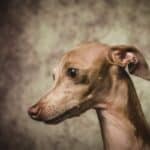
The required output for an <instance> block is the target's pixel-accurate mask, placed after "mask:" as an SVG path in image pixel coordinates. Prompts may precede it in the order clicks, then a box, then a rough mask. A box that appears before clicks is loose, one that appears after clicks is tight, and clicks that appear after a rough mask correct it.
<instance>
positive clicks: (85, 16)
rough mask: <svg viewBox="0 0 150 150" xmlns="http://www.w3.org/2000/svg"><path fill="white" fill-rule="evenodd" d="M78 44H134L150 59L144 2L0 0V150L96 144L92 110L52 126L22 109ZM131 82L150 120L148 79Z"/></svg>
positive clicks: (86, 149)
mask: <svg viewBox="0 0 150 150" xmlns="http://www.w3.org/2000/svg"><path fill="white" fill-rule="evenodd" d="M84 41H101V42H104V43H108V44H130V45H135V46H136V47H139V49H140V50H141V51H142V53H143V54H144V55H145V57H146V59H147V61H148V62H149V64H150V1H149V0H147V1H146V0H132V1H131V0H126V1H121V0H20V1H19V0H1V1H0V72H1V73H0V149H1V150H29V149H31V150H99V149H102V140H101V134H100V130H99V125H98V120H97V117H96V113H95V112H94V111H92V110H90V111H88V112H86V113H85V114H83V115H82V116H81V117H79V118H74V119H71V120H67V121H65V122H63V123H61V124H59V125H57V126H48V125H45V124H43V123H39V122H35V121H33V120H31V119H30V118H29V117H28V115H27V108H28V107H29V106H31V104H33V103H35V102H36V101H37V100H38V99H39V97H41V96H42V95H43V94H44V93H45V92H46V91H47V90H48V88H50V86H51V81H52V79H51V68H52V67H53V66H54V65H55V64H56V63H57V61H58V60H59V58H60V57H61V56H62V54H63V53H64V52H65V51H68V50H69V49H70V48H72V47H74V46H76V44H79V43H81V42H84ZM134 81H135V82H134V83H135V86H136V88H137V91H138V95H139V97H140V99H141V103H142V107H143V110H144V113H145V115H146V118H147V120H148V121H149V124H150V115H149V107H150V91H149V89H150V84H149V83H148V82H147V81H144V80H142V79H139V78H134Z"/></svg>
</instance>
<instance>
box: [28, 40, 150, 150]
mask: <svg viewBox="0 0 150 150" xmlns="http://www.w3.org/2000/svg"><path fill="white" fill-rule="evenodd" d="M126 68H128V71H126ZM128 72H129V73H130V74H134V75H136V76H139V77H141V78H143V79H146V80H150V70H149V67H148V64H147V63H146V61H145V59H144V57H143V55H142V54H141V53H140V51H139V50H138V49H137V48H135V47H133V46H126V45H116V46H109V45H106V44H100V43H86V44H82V45H79V46H77V47H76V48H74V49H72V50H71V51H69V52H68V53H66V54H65V55H64V56H63V58H62V59H61V61H60V63H59V64H58V66H57V67H56V68H55V69H54V73H53V79H54V84H53V87H52V88H51V89H50V90H49V92H48V93H47V94H46V95H45V96H43V97H42V98H41V99H40V100H39V102H38V103H36V104H35V105H33V106H32V107H30V108H29V110H28V113H29V115H30V116H31V118H32V119H34V120H38V121H43V122H45V123H47V124H57V123H60V122H61V121H64V120H65V119H67V118H72V117H76V116H79V115H80V114H81V113H83V112H85V111H87V110H88V109H90V108H94V109H95V110H96V112H97V115H98V119H99V123H100V127H101V130H102V138H103V142H104V149H105V150H148V149H149V150H150V128H149V127H148V125H147V122H146V120H145V117H144V114H143V111H142V108H141V105H140V102H139V99H138V96H137V94H136V91H135V88H134V86H133V83H132V81H131V79H130V77H129V74H128Z"/></svg>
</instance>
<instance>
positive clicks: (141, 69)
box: [109, 45, 150, 80]
mask: <svg viewBox="0 0 150 150" xmlns="http://www.w3.org/2000/svg"><path fill="white" fill-rule="evenodd" d="M109 59H110V61H111V62H112V63H113V64H116V65H119V66H121V67H124V68H125V67H127V66H128V70H129V72H130V73H131V74H134V75H136V76H139V77H141V78H143V79H146V80H150V69H149V67H148V64H147V63H146V61H145V58H144V56H143V55H142V54H141V53H140V51H139V50H138V49H137V48H135V47H133V46H125V45H119V46H112V47H111V50H110V53H109Z"/></svg>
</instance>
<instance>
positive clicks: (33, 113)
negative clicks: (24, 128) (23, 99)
mask: <svg viewBox="0 0 150 150" xmlns="http://www.w3.org/2000/svg"><path fill="white" fill-rule="evenodd" d="M40 110H41V109H40V107H39V106H38V105H33V106H31V107H30V108H29V109H28V114H29V116H30V117H31V118H32V119H35V120H39V115H40Z"/></svg>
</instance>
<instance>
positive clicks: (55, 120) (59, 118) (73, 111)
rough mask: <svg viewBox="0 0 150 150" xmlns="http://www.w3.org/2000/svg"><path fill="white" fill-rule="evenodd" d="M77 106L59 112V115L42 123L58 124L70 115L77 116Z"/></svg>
mask: <svg viewBox="0 0 150 150" xmlns="http://www.w3.org/2000/svg"><path fill="white" fill-rule="evenodd" d="M79 115H80V113H79V107H77V106H75V107H73V108H72V109H70V110H67V111H66V112H64V113H62V114H60V115H59V116H57V117H55V118H53V119H49V120H44V123H46V124H58V123H60V122H61V121H63V120H65V119H68V118H70V117H72V116H79Z"/></svg>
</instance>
